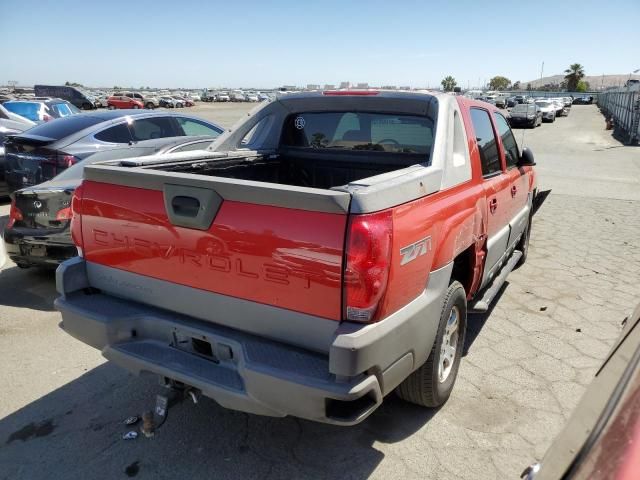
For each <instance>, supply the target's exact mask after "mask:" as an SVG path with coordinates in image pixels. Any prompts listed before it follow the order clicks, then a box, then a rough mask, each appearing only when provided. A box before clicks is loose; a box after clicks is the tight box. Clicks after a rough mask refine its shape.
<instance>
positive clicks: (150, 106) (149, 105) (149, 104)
mask: <svg viewBox="0 0 640 480" xmlns="http://www.w3.org/2000/svg"><path fill="white" fill-rule="evenodd" d="M146 107H147V108H148V109H149V110H153V109H154V108H155V107H154V105H153V103H151V102H149V103H147V105H146Z"/></svg>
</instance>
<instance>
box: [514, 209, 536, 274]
mask: <svg viewBox="0 0 640 480" xmlns="http://www.w3.org/2000/svg"><path fill="white" fill-rule="evenodd" d="M532 220H533V215H531V214H530V215H529V221H528V222H527V227H526V228H525V230H524V232H523V233H522V238H521V239H520V241H519V242H518V245H517V246H516V250H520V251H521V252H522V257H520V260H518V263H516V268H519V267H521V266H522V265H524V262H526V261H527V255H529V240H530V239H531V223H532Z"/></svg>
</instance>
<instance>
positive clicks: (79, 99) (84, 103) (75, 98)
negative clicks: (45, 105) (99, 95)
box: [33, 85, 99, 110]
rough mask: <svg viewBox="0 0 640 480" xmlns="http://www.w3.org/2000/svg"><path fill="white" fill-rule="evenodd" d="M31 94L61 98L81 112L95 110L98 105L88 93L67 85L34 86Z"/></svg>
mask: <svg viewBox="0 0 640 480" xmlns="http://www.w3.org/2000/svg"><path fill="white" fill-rule="evenodd" d="M33 92H34V93H35V94H36V96H38V97H57V98H62V99H63V100H67V101H68V102H71V103H72V104H73V105H75V106H76V107H78V108H80V109H82V110H92V109H94V108H97V106H98V103H99V101H97V99H96V98H95V97H94V96H93V95H91V94H90V93H89V92H85V91H83V90H80V89H79V88H76V87H70V86H67V85H34V87H33Z"/></svg>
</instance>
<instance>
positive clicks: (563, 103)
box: [509, 97, 573, 128]
mask: <svg viewBox="0 0 640 480" xmlns="http://www.w3.org/2000/svg"><path fill="white" fill-rule="evenodd" d="M572 104H573V99H572V98H571V97H552V98H540V97H537V98H534V97H528V98H524V99H523V101H522V102H516V103H515V104H514V105H513V107H511V108H510V109H509V123H510V124H511V126H512V127H530V128H535V127H537V126H539V125H542V122H550V123H553V122H555V121H556V118H557V117H566V116H567V115H569V113H570V112H571V105H572Z"/></svg>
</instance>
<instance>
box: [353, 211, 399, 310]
mask: <svg viewBox="0 0 640 480" xmlns="http://www.w3.org/2000/svg"><path fill="white" fill-rule="evenodd" d="M392 232H393V220H392V216H391V211H385V212H379V213H372V214H368V215H356V216H354V217H352V218H351V222H350V224H349V232H348V236H347V249H346V265H345V271H344V289H345V295H344V298H345V305H344V307H345V312H344V318H345V320H349V321H353V322H371V321H375V320H378V317H377V315H376V314H377V311H378V305H379V303H380V301H381V300H382V297H383V296H384V293H385V291H386V289H387V281H388V279H389V268H390V266H391V243H392V236H393V233H392Z"/></svg>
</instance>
